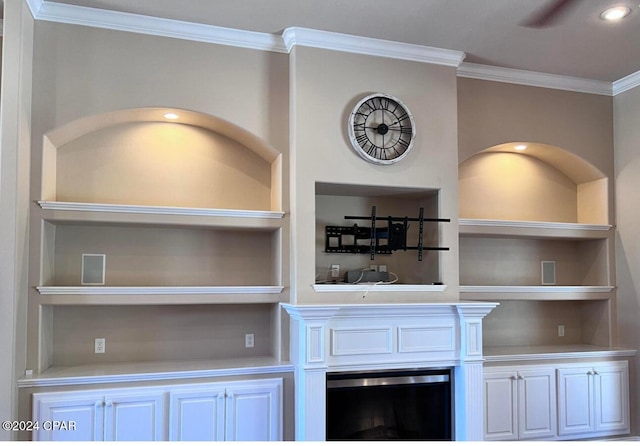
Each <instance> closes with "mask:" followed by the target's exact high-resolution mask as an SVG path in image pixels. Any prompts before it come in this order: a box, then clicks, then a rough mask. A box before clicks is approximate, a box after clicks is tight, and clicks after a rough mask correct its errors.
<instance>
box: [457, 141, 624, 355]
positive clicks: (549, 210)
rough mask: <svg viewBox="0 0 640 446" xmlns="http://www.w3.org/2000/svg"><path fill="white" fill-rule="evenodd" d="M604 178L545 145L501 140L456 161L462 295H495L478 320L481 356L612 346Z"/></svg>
mask: <svg viewBox="0 0 640 446" xmlns="http://www.w3.org/2000/svg"><path fill="white" fill-rule="evenodd" d="M516 146H526V149H525V150H522V151H518V150H516ZM608 187H609V179H608V178H607V177H606V176H605V175H604V174H603V173H602V172H601V171H600V170H599V169H597V168H596V167H594V166H593V165H592V164H590V163H588V162H587V161H585V160H584V159H582V158H580V157H578V156H576V155H575V154H572V153H570V152H569V151H567V150H564V149H561V148H558V147H553V146H550V145H545V144H537V143H531V142H520V141H518V142H512V143H507V144H500V145H498V146H495V147H490V148H488V149H486V150H483V151H481V152H479V153H477V154H476V155H474V156H472V157H470V158H468V159H466V160H464V161H463V162H462V163H461V164H460V166H459V203H460V204H459V212H460V218H459V235H460V295H461V299H464V300H486V301H497V302H499V303H500V304H501V305H500V306H499V307H497V308H496V309H495V310H494V311H493V312H492V313H491V314H490V315H489V316H487V318H486V319H485V323H484V333H485V336H484V343H485V347H486V349H485V352H486V354H487V356H489V357H491V356H492V355H494V354H495V355H498V356H499V355H500V354H501V352H505V351H508V352H510V354H511V353H514V352H527V351H531V349H534V350H535V351H537V352H541V351H542V352H545V351H549V352H554V351H559V350H563V349H569V350H572V349H575V350H578V351H581V350H591V349H593V348H596V349H597V348H609V347H613V346H614V345H615V338H616V334H615V323H614V321H613V317H614V315H615V284H614V276H613V246H614V245H613V229H612V226H611V225H610V224H609V215H610V209H609V190H608ZM559 327H562V328H559ZM559 333H561V334H559Z"/></svg>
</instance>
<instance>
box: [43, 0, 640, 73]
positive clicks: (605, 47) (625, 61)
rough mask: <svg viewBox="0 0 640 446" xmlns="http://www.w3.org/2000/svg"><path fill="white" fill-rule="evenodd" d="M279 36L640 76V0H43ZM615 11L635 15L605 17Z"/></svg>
mask: <svg viewBox="0 0 640 446" xmlns="http://www.w3.org/2000/svg"><path fill="white" fill-rule="evenodd" d="M52 1H56V2H59V3H66V4H69V5H78V6H87V7H92V8H100V9H107V10H112V11H120V12H128V13H134V14H141V15H149V16H155V17H162V18H169V19H176V20H181V21H187V22H195V23H201V24H208V25H216V26H222V27H228V28H235V29H242V30H250V31H258V32H263V33H272V34H281V33H282V31H283V30H284V29H285V28H289V27H302V28H311V29H317V30H324V31H332V32H338V33H345V34H353V35H358V36H364V37H373V38H380V39H385V40H391V41H398V42H407V43H413V44H418V45H425V46H431V47H437V48H445V49H450V50H459V51H464V52H465V53H466V54H467V57H466V59H465V62H472V63H478V64H485V65H491V66H498V67H505V68H515V69H521V70H529V71H537V72H543V73H551V74H558V75H565V76H574V77H581V78H586V79H593V80H600V81H609V82H613V81H616V80H619V79H621V78H623V77H625V76H627V75H630V74H633V73H636V72H640V0H617V1H616V0H577V1H575V2H574V3H573V4H572V7H571V8H569V9H568V11H566V12H565V13H564V14H562V15H561V16H560V17H559V20H558V21H557V23H554V24H553V25H552V26H548V27H545V28H529V27H526V26H522V23H523V22H525V21H526V20H527V19H529V18H531V17H532V15H533V14H535V13H536V12H538V11H540V10H541V8H544V7H546V6H547V5H549V3H550V2H553V1H554V0H215V1H212V0H180V1H175V0H45V4H46V3H48V2H52ZM612 5H616V6H617V5H627V6H628V7H630V8H631V10H632V12H631V14H630V15H629V16H628V17H626V18H625V19H624V20H622V21H621V22H620V23H617V24H612V23H608V22H605V21H604V20H601V19H600V18H599V15H600V13H601V12H602V11H603V10H604V9H606V8H607V7H609V6H612Z"/></svg>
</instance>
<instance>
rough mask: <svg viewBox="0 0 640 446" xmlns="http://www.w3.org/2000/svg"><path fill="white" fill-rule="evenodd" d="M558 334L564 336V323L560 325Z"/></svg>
mask: <svg viewBox="0 0 640 446" xmlns="http://www.w3.org/2000/svg"><path fill="white" fill-rule="evenodd" d="M558 336H560V337H562V336H564V325H558Z"/></svg>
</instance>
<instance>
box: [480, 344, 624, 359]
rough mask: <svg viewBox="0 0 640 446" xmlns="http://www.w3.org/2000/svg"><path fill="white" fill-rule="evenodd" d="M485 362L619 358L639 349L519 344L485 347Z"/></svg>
mask: <svg viewBox="0 0 640 446" xmlns="http://www.w3.org/2000/svg"><path fill="white" fill-rule="evenodd" d="M483 353H484V360H485V362H508V361H542V360H555V359H583V358H617V357H627V356H634V355H635V354H636V353H637V350H633V349H626V348H608V347H603V346H599V345H589V344H577V345H573V344H572V345H536V346H531V345H518V346H503V347H484V348H483Z"/></svg>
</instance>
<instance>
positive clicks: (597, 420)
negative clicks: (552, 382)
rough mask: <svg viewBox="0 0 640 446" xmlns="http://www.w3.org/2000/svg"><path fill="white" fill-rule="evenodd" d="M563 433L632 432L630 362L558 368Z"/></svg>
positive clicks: (559, 403)
mask: <svg viewBox="0 0 640 446" xmlns="http://www.w3.org/2000/svg"><path fill="white" fill-rule="evenodd" d="M558 410H559V417H558V419H559V433H560V435H562V436H577V437H589V436H594V435H598V436H601V435H614V434H623V433H628V432H629V370H628V364H627V362H626V361H620V362H612V363H597V364H589V365H588V366H580V367H563V368H560V369H558Z"/></svg>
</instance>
